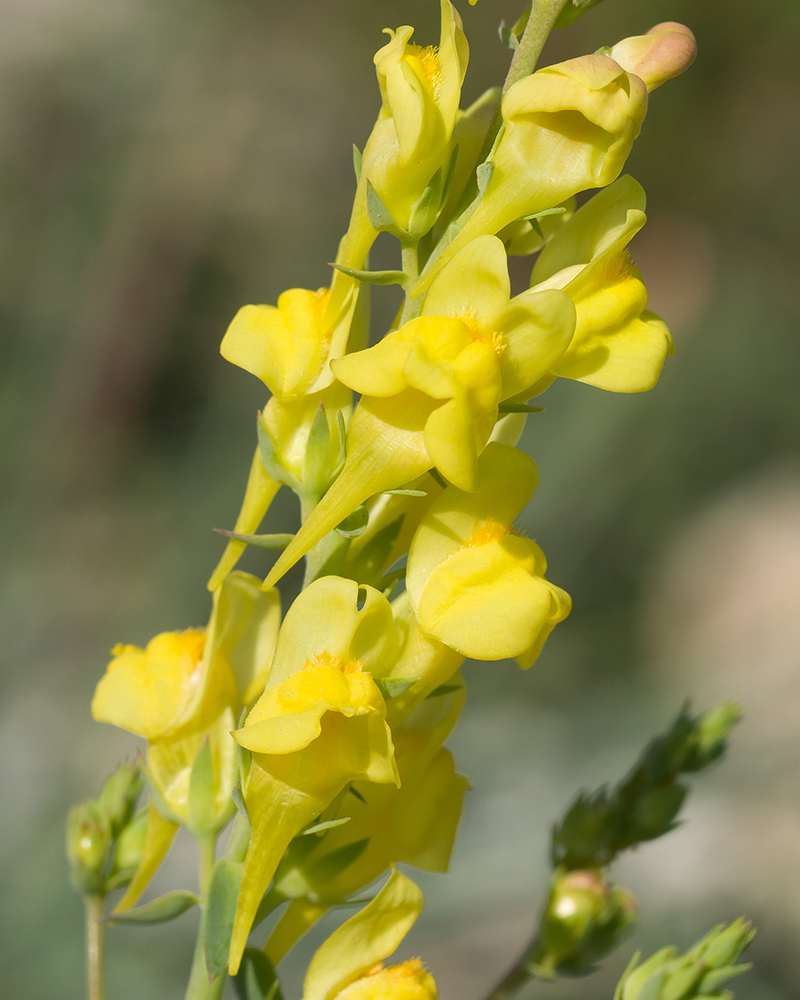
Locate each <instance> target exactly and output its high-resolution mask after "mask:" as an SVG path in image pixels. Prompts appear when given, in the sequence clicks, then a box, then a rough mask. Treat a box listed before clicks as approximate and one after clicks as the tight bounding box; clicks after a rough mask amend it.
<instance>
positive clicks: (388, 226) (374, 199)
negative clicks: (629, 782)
mask: <svg viewBox="0 0 800 1000" xmlns="http://www.w3.org/2000/svg"><path fill="white" fill-rule="evenodd" d="M367 217H368V218H369V221H370V224H371V225H372V227H373V229H377V230H378V232H382V231H386V232H389V233H392V234H394V235H395V236H398V235H400V234H402V233H403V231H402V229H401V228H400V227H399V226H398V225H397V223H396V222H395V221H394V218H393V217H392V213H391V212H390V211H389V209H388V208H387V207H386V206H385V205H384V203H383V200H382V198H381V196H380V195H379V194H378V192H377V191H376V190H375V188H374V187H373V186H372V183H371V182H370V181H369V180H368V181H367Z"/></svg>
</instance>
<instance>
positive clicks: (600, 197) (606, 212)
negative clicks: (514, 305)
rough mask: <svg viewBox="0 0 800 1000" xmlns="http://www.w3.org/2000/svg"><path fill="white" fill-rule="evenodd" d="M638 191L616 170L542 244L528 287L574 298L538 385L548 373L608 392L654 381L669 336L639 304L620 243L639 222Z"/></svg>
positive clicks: (637, 282) (639, 290) (668, 349)
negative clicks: (571, 326) (559, 347)
mask: <svg viewBox="0 0 800 1000" xmlns="http://www.w3.org/2000/svg"><path fill="white" fill-rule="evenodd" d="M644 208H645V194H644V191H643V190H642V187H641V185H639V184H638V183H637V182H636V181H635V180H634V179H633V178H632V177H629V176H625V177H620V178H619V180H617V181H615V183H614V184H612V185H610V186H609V187H607V188H606V189H605V190H604V191H601V192H600V193H599V194H596V195H595V196H594V198H591V199H590V200H589V201H588V202H587V203H586V204H585V205H584V206H583V207H582V208H580V209H579V210H578V211H577V212H576V213H575V215H574V216H573V217H572V218H571V219H570V220H569V222H567V223H566V224H565V225H564V226H563V227H562V228H561V229H560V230H559V231H558V232H557V233H556V235H555V236H554V237H553V239H552V240H551V241H550V242H549V243H548V245H547V246H546V247H545V248H544V250H542V252H541V254H540V255H539V258H538V259H537V261H536V264H535V266H534V268H533V274H532V276H531V284H532V285H533V290H543V289H548V288H550V289H552V288H560V289H563V290H564V291H565V292H566V293H567V294H568V295H569V296H570V297H571V298H572V299H573V301H574V302H575V307H576V310H577V317H578V318H577V325H576V327H575V336H574V337H573V339H572V343H571V344H570V346H569V348H568V350H567V351H566V352H565V354H564V355H563V357H562V358H561V359H560V360H559V361H558V362H557V363H556V364H555V365H553V367H552V369H551V371H550V374H549V376H548V378H547V379H545V381H544V382H543V383H542V384H541V385H540V386H538V387H537V388H538V389H539V390H541V389H542V388H544V387H545V386H546V385H547V384H548V383H549V382H550V381H552V379H553V378H554V377H555V376H561V377H563V378H573V379H577V380H579V381H581V382H586V383H588V384H589V385H594V386H597V387H598V388H600V389H610V390H612V391H613V392H643V391H645V390H647V389H651V388H652V387H653V386H654V385H655V383H656V382H657V381H658V376H659V374H660V372H661V368H662V366H663V364H664V359H665V357H666V355H667V354H668V353H669V354H671V353H672V349H673V348H672V337H671V336H670V332H669V330H668V329H667V327H666V325H665V324H664V322H663V321H662V320H660V319H659V318H658V316H656V315H655V314H654V313H651V312H648V311H646V309H645V307H646V305H647V289H646V288H645V285H644V281H643V280H642V276H641V274H640V273H639V271H638V270H637V269H636V268H635V267H634V265H633V263H632V262H631V259H630V256H629V255H628V251H627V249H626V247H627V244H628V242H629V241H630V240H631V239H632V238H633V236H635V234H636V233H637V232H638V231H639V230H640V229H641V228H642V226H643V225H644V223H645V221H646V216H645V214H644Z"/></svg>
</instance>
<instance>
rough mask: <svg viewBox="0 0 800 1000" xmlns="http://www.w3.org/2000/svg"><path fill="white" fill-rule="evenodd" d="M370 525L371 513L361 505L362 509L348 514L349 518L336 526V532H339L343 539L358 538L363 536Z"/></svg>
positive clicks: (359, 508)
mask: <svg viewBox="0 0 800 1000" xmlns="http://www.w3.org/2000/svg"><path fill="white" fill-rule="evenodd" d="M368 523H369V511H368V510H367V508H366V507H365V506H364V504H361V506H360V507H356V509H355V510H354V511H353V512H352V513H351V514H348V515H347V517H346V518H345V519H344V520H343V521H341V522H340V523H339V524H337V525H336V527H335V528H334V531H336V532H338V533H339V534H340V535H341V536H342V538H358V536H359V535H362V534H363V533H364V531H365V529H366V527H367V524H368Z"/></svg>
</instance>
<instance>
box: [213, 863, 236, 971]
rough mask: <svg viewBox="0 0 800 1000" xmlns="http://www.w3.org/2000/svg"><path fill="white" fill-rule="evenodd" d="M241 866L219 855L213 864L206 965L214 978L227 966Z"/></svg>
mask: <svg viewBox="0 0 800 1000" xmlns="http://www.w3.org/2000/svg"><path fill="white" fill-rule="evenodd" d="M242 867H243V866H242V865H241V864H240V863H238V862H236V861H231V860H229V859H228V858H220V859H219V861H217V863H216V864H215V865H214V872H213V874H212V876H211V884H210V885H209V887H208V902H207V903H206V920H205V948H206V968H207V970H208V974H209V976H211V977H216V976H220V975H222V973H223V972H224V971H225V969H226V968H227V966H228V953H229V951H230V947H231V934H232V933H233V917H234V914H235V913H236V898H237V896H238V895H239V884H240V883H241V881H242Z"/></svg>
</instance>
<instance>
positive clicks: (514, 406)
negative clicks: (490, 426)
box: [497, 403, 544, 413]
mask: <svg viewBox="0 0 800 1000" xmlns="http://www.w3.org/2000/svg"><path fill="white" fill-rule="evenodd" d="M497 409H498V410H499V411H500V413H544V407H543V406H528V404H527V403H501V404H500V405H499V406H498V407H497Z"/></svg>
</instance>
